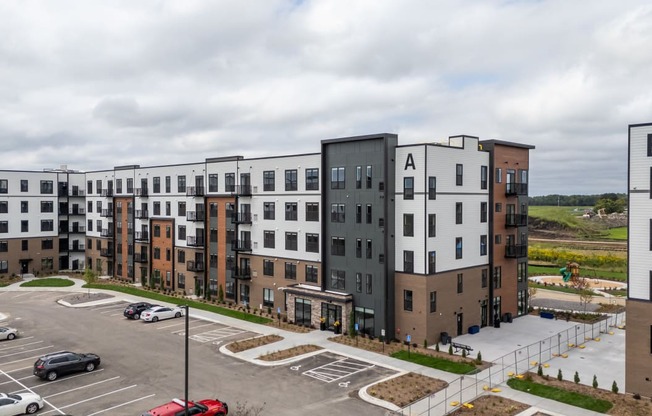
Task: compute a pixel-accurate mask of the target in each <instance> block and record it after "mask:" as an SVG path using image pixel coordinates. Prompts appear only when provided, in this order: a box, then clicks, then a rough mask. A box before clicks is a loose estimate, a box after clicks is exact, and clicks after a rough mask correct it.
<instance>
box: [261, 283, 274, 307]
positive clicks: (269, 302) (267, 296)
mask: <svg viewBox="0 0 652 416" xmlns="http://www.w3.org/2000/svg"><path fill="white" fill-rule="evenodd" d="M263 306H266V307H268V308H273V307H274V289H268V288H266V287H265V288H263Z"/></svg>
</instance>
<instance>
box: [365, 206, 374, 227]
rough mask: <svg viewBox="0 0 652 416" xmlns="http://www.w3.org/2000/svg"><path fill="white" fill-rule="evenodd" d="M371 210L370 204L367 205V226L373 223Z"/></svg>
mask: <svg viewBox="0 0 652 416" xmlns="http://www.w3.org/2000/svg"><path fill="white" fill-rule="evenodd" d="M371 213H372V209H371V204H367V218H366V219H367V224H371V223H372V221H373V216H372V215H371Z"/></svg>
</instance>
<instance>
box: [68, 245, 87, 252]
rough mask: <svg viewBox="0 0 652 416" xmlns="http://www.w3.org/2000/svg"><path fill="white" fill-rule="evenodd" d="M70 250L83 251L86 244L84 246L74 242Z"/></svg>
mask: <svg viewBox="0 0 652 416" xmlns="http://www.w3.org/2000/svg"><path fill="white" fill-rule="evenodd" d="M70 251H72V252H74V253H83V252H85V251H86V246H84V244H73V245H72V246H70Z"/></svg>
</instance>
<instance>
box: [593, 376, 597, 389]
mask: <svg viewBox="0 0 652 416" xmlns="http://www.w3.org/2000/svg"><path fill="white" fill-rule="evenodd" d="M593 388H594V389H597V388H598V377H596V375H595V374H593Z"/></svg>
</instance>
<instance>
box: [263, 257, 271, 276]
mask: <svg viewBox="0 0 652 416" xmlns="http://www.w3.org/2000/svg"><path fill="white" fill-rule="evenodd" d="M263 275H265V276H274V261H273V260H263Z"/></svg>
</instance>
